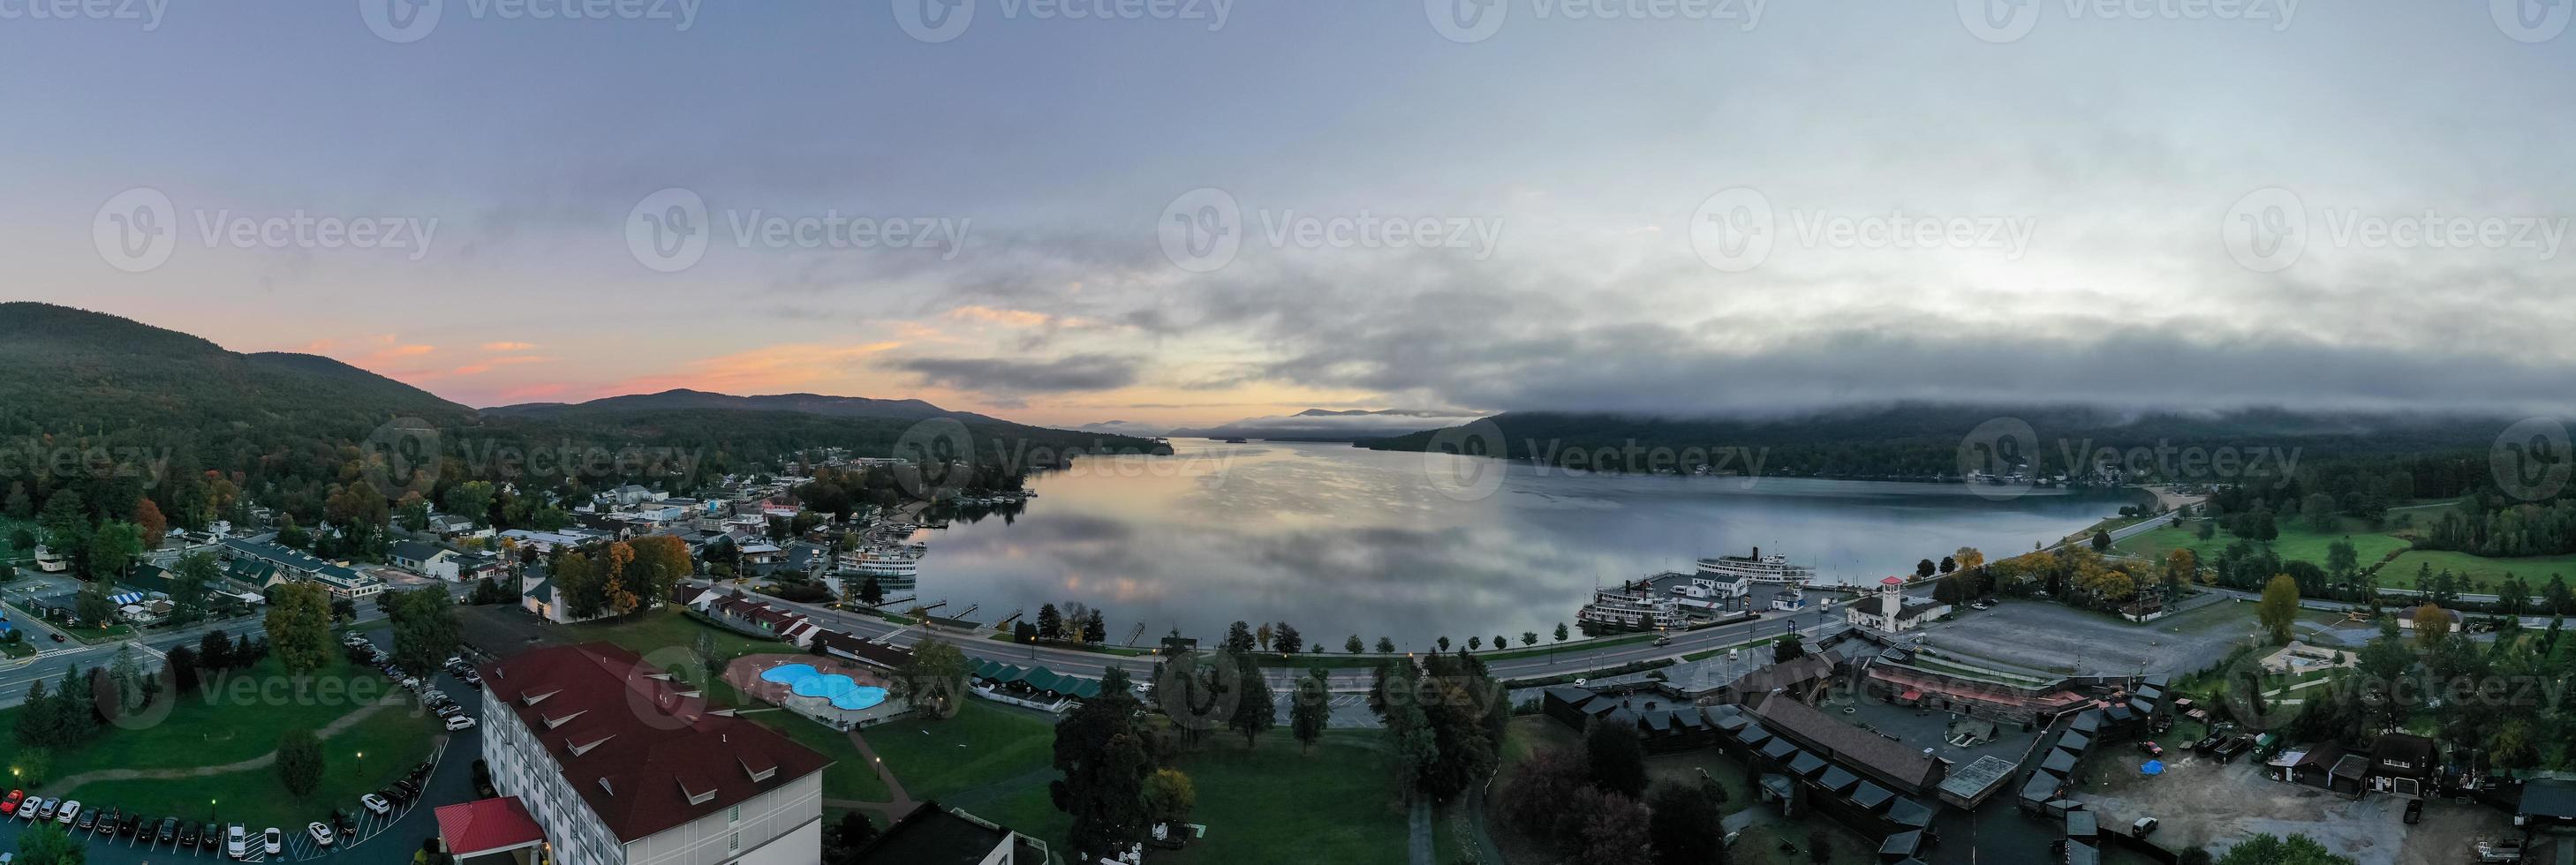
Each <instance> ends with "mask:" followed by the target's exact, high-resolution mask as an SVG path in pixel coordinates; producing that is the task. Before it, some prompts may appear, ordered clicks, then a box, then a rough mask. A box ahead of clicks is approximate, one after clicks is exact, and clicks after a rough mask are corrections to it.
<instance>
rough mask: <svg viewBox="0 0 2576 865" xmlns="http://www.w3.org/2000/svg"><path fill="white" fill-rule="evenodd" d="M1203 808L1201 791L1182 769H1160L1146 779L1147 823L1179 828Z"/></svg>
mask: <svg viewBox="0 0 2576 865" xmlns="http://www.w3.org/2000/svg"><path fill="white" fill-rule="evenodd" d="M1198 806H1199V788H1198V785H1197V784H1194V783H1192V782H1191V781H1190V776H1188V775H1185V774H1182V773H1181V770H1179V769H1156V770H1154V774H1151V775H1147V776H1145V820H1146V821H1147V823H1149V824H1151V823H1163V824H1168V825H1171V826H1174V827H1178V826H1180V825H1181V824H1183V823H1186V822H1189V819H1190V812H1191V811H1193V810H1196V809H1197V808H1198Z"/></svg>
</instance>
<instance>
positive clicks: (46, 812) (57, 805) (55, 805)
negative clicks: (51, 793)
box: [30, 799, 63, 822]
mask: <svg viewBox="0 0 2576 865" xmlns="http://www.w3.org/2000/svg"><path fill="white" fill-rule="evenodd" d="M62 809H63V800H61V799H47V800H45V804H42V805H38V806H36V819H35V820H33V821H30V822H43V821H46V820H51V819H54V812H56V811H60V810H62Z"/></svg>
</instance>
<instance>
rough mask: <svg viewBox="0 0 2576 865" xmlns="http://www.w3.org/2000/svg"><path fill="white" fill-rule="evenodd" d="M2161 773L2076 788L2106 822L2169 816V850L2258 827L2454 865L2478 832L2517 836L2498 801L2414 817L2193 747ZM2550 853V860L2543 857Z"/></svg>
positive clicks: (2217, 847)
mask: <svg viewBox="0 0 2576 865" xmlns="http://www.w3.org/2000/svg"><path fill="white" fill-rule="evenodd" d="M2166 767H2167V768H2166V772H2165V774H2164V775H2163V776H2161V777H2156V778H2145V777H2137V776H2134V775H2121V776H2117V777H2113V778H2110V779H2108V780H2105V781H2102V782H2098V786H2096V787H2094V788H2092V789H2087V790H2079V791H2077V792H2075V793H2074V794H2073V796H2074V798H2075V799H2076V800H2077V801H2080V802H2083V803H2085V805H2086V806H2087V807H2089V808H2091V809H2093V810H2095V811H2099V812H2101V813H2102V814H2103V815H2105V816H2104V822H2105V823H2106V824H2107V825H2127V823H2128V821H2131V820H2134V819H2136V818H2138V817H2147V816H2152V817H2155V818H2157V819H2158V820H2159V821H2162V825H2161V826H2160V827H2159V828H2158V829H2157V831H2156V835H2155V841H2156V843H2158V844H2162V845H2164V846H2166V847H2167V848H2170V849H2175V850H2180V849H2184V848H2187V847H2207V848H2209V850H2210V852H2212V853H2223V852H2224V851H2225V850H2226V849H2227V848H2228V847H2230V846H2233V845H2234V844H2235V843H2236V842H2237V841H2239V840H2242V839H2244V838H2245V837H2246V836H2248V835H2250V834H2254V833H2268V834H2273V835H2290V834H2293V833H2297V834H2302V835H2306V836H2308V837H2310V838H2314V839H2316V841H2317V843H2320V844H2323V845H2325V846H2326V848H2327V849H2328V850H2331V851H2333V852H2335V853H2336V854H2338V855H2342V856H2348V857H2351V858H2352V859H2353V861H2356V862H2385V863H2395V865H2437V863H2439V865H2449V863H2453V862H2461V861H2473V860H2474V859H2475V857H2474V856H2472V855H2470V850H2471V849H2472V845H2473V844H2475V843H2476V840H2477V838H2478V836H2479V835H2481V834H2484V835H2489V836H2493V837H2505V836H2507V835H2517V836H2518V834H2519V833H2518V832H2517V831H2516V830H2514V829H2513V828H2512V822H2513V821H2512V819H2511V818H2510V817H2508V816H2506V815H2505V814H2503V813H2502V812H2499V811H2497V810H2495V809H2493V808H2487V807H2484V806H2478V805H2461V804H2456V803H2452V802H2448V801H2440V800H2431V801H2427V802H2426V803H2425V806H2424V815H2423V818H2422V819H2421V820H2420V821H2419V822H2417V823H2416V824H2415V825H2411V826H2410V825H2407V824H2406V821H2405V818H2404V811H2405V809H2406V800H2404V799H2402V798H2399V797H2396V796H2389V795H2374V796H2369V797H2366V798H2363V799H2361V800H2359V801H2355V800H2353V799H2350V798H2347V797H2344V796H2341V795H2336V794H2332V793H2328V792H2326V791H2324V790H2320V789H2317V788H2315V787H2309V786H2306V785H2301V784H2290V783H2286V782H2282V781H2274V780H2272V779H2270V778H2268V777H2265V776H2264V774H2263V764H2262V763H2261V762H2260V761H2256V760H2251V759H2239V760H2237V761H2236V762H2233V763H2228V764H2223V765H2222V764H2220V763H2218V762H2217V761H2215V760H2211V759H2209V758H2206V757H2203V756H2200V755H2196V754H2189V753H2184V754H2183V755H2182V756H2180V757H2177V758H2173V759H2169V760H2167V761H2166ZM2543 861H2546V860H2543Z"/></svg>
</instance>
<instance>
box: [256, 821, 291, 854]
mask: <svg viewBox="0 0 2576 865" xmlns="http://www.w3.org/2000/svg"><path fill="white" fill-rule="evenodd" d="M259 839H260V840H259V849H260V852H262V853H266V854H268V855H270V856H275V855H278V854H280V853H284V852H286V833H284V832H280V831H277V827H275V826H270V827H268V830H267V831H265V832H261V833H260V836H259Z"/></svg>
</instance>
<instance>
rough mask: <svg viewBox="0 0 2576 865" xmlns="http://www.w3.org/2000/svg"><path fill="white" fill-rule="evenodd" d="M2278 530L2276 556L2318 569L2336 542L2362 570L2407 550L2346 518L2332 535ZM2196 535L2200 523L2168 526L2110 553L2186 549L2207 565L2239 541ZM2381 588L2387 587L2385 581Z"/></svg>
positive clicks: (2303, 527)
mask: <svg viewBox="0 0 2576 865" xmlns="http://www.w3.org/2000/svg"><path fill="white" fill-rule="evenodd" d="M2280 529H2281V536H2280V537H2279V538H2276V539H2274V540H2273V541H2272V551H2273V552H2274V553H2278V554H2279V555H2280V556H2281V558H2283V559H2286V560H2294V561H2307V562H2315V563H2316V564H2317V566H2318V567H2324V566H2325V562H2326V548H2327V547H2328V546H2331V545H2332V544H2333V543H2334V542H2335V541H2338V540H2349V541H2351V542H2352V548H2353V553H2354V554H2355V555H2354V559H2355V561H2357V562H2359V563H2360V565H2361V566H2362V567H2369V566H2370V565H2371V564H2372V563H2375V562H2378V561H2380V560H2382V559H2385V558H2387V557H2388V556H2389V555H2390V554H2392V553H2395V552H2397V551H2399V550H2403V549H2406V548H2407V546H2408V544H2407V541H2406V539H2404V538H2400V537H2397V536H2395V535H2391V534H2388V533H2387V532H2386V531H2376V532H2374V531H2371V530H2370V527H2369V526H2367V525H2365V524H2363V523H2362V522H2361V521H2360V520H2356V519H2351V518H2345V519H2344V520H2343V524H2342V526H2341V527H2340V528H2338V529H2337V530H2336V531H2332V532H2320V531H2316V530H2314V529H2312V528H2310V527H2309V526H2308V524H2307V523H2306V522H2305V521H2303V520H2292V521H2289V522H2286V523H2282V524H2281V526H2280ZM2199 531H2200V522H2197V521H2195V522H2185V523H2182V524H2181V527H2180V528H2176V527H2172V526H2167V527H2165V528H2160V529H2152V530H2149V531H2146V532H2142V533H2139V534H2138V535H2136V536H2133V537H2131V538H2129V539H2127V540H2124V541H2121V542H2119V543H2118V544H2117V545H2115V546H2114V547H2113V549H2115V550H2118V551H2120V552H2124V553H2128V554H2130V555H2134V556H2139V557H2141V558H2146V559H2152V560H2158V561H2161V560H2163V559H2164V557H2165V554H2166V553H2167V552H2170V551H2172V550H2174V549H2175V548H2178V547H2179V548H2187V549H2190V550H2191V551H2192V552H2193V553H2194V554H2196V555H2198V556H2199V557H2200V560H2201V561H2202V562H2204V563H2206V562H2214V561H2217V560H2218V554H2219V553H2220V552H2221V551H2223V550H2226V549H2227V548H2228V547H2229V546H2231V545H2234V544H2235V543H2236V542H2237V540H2238V538H2237V537H2236V536H2235V535H2231V534H2228V533H2227V532H2226V531H2224V530H2221V531H2220V532H2218V533H2217V534H2216V535H2213V536H2211V537H2210V538H2209V539H2208V540H2201V539H2200V535H2199ZM2381 573H2382V574H2385V573H2387V572H2385V571H2382V572H2381ZM2382 585H2386V583H2385V581H2383V582H2382Z"/></svg>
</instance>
